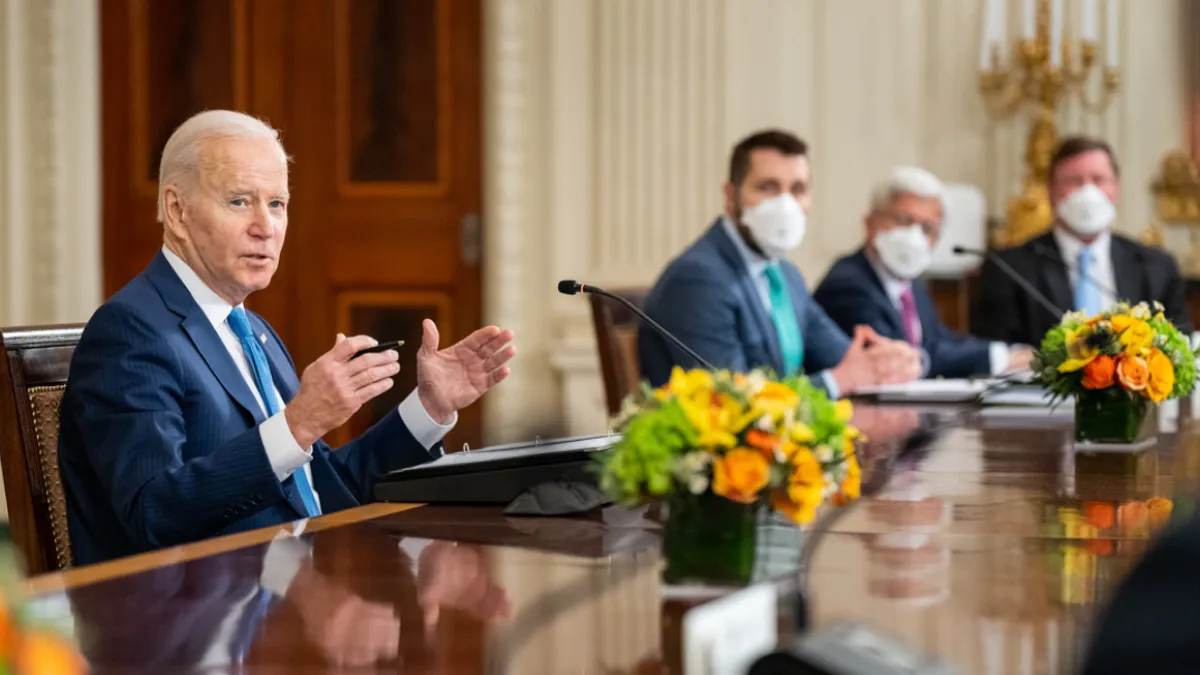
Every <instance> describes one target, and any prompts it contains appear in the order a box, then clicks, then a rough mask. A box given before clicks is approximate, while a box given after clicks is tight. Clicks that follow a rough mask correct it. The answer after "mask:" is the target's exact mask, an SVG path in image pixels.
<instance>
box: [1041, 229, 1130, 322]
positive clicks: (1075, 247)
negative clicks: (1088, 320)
mask: <svg viewBox="0 0 1200 675" xmlns="http://www.w3.org/2000/svg"><path fill="white" fill-rule="evenodd" d="M1054 243H1056V244H1058V250H1059V251H1061V252H1062V258H1063V262H1064V263H1066V265H1067V276H1068V278H1070V280H1071V303H1072V305H1074V303H1075V289H1076V288H1077V287H1078V285H1079V254H1080V253H1081V252H1082V251H1083V248H1084V247H1085V246H1088V247H1089V248H1091V249H1092V267H1091V269H1090V270H1089V274H1088V276H1090V277H1091V278H1092V280H1093V281H1094V282H1095V285H1096V288H1097V290H1098V291H1099V294H1100V306H1101V307H1102V308H1104V309H1107V308H1109V307H1112V306H1113V305H1115V304H1117V298H1116V297H1115V296H1113V293H1112V292H1113V291H1114V290H1116V288H1117V277H1116V272H1115V271H1114V270H1113V264H1112V236H1111V235H1109V233H1108V232H1107V231H1105V232H1102V233H1101V234H1100V236H1098V237H1096V240H1095V241H1093V242H1092V243H1091V244H1090V245H1089V244H1084V243H1083V242H1082V241H1079V240H1078V239H1076V238H1075V237H1073V236H1071V235H1070V234H1068V233H1066V232H1064V231H1063V229H1062V228H1061V227H1056V228H1054ZM1071 309H1077V308H1076V307H1074V306H1072V307H1071Z"/></svg>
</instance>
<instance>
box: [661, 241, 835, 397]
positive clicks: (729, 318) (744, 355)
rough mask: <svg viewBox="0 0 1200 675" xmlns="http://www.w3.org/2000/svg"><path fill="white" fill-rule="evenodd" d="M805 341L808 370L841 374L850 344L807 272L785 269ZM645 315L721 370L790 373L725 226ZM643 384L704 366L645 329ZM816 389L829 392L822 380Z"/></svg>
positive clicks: (701, 244)
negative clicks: (818, 299)
mask: <svg viewBox="0 0 1200 675" xmlns="http://www.w3.org/2000/svg"><path fill="white" fill-rule="evenodd" d="M781 267H782V269H783V272H784V276H785V277H786V278H787V281H788V290H789V291H790V293H791V296H792V304H793V305H794V306H795V309H796V318H797V320H798V321H799V323H800V332H801V336H802V337H803V339H804V370H805V372H807V373H812V374H816V373H820V372H821V371H824V370H827V369H829V368H832V367H834V366H836V365H837V364H838V363H840V362H841V360H842V357H843V356H845V354H846V350H847V349H848V348H849V347H850V338H848V337H846V334H845V333H843V332H842V331H841V330H840V329H839V328H838V327H837V326H836V325H835V324H834V323H833V322H832V321H830V319H829V317H828V316H825V312H824V311H822V310H821V308H820V307H819V306H818V305H817V304H816V303H815V302H813V300H812V298H811V297H810V296H809V294H808V287H807V286H806V285H805V284H804V277H802V276H800V270H798V269H796V266H795V265H793V264H791V263H790V262H787V261H786V260H785V261H783V262H782V263H781ZM646 313H647V314H649V315H650V317H651V318H653V319H654V320H655V321H657V322H659V323H660V324H662V326H663V327H664V328H666V329H667V330H668V331H670V332H671V333H673V334H674V335H675V336H676V337H678V338H679V339H680V340H681V341H683V343H684V344H686V345H687V346H688V347H691V348H692V349H693V350H695V351H696V353H698V354H699V355H700V356H702V357H704V358H705V359H706V360H707V361H708V362H709V363H712V364H713V365H714V366H716V367H717V368H728V369H730V370H733V371H746V370H749V369H751V368H757V367H763V366H769V367H771V368H772V369H774V370H775V372H777V373H782V372H783V352H782V351H781V350H780V347H779V334H778V333H777V332H776V330H775V323H774V322H773V321H772V320H771V315H770V314H769V313H768V312H767V310H766V308H765V307H763V304H762V300H761V299H760V296H759V294H758V288H757V286H756V285H755V281H754V280H753V279H751V278H750V273H749V271H748V270H747V269H746V264H745V261H744V260H743V259H742V257H741V254H740V253H739V252H738V249H737V247H736V245H735V244H734V243H733V241H731V240H730V238H729V235H728V234H727V233H726V232H725V228H724V227H723V226H722V225H721V220H720V219H717V221H716V222H715V223H714V224H713V225H712V227H710V228H709V229H708V231H707V232H706V233H705V234H704V236H702V237H700V239H698V240H696V241H695V242H694V243H693V244H692V245H691V246H690V247H688V249H687V250H686V251H684V252H683V253H682V254H681V255H680V256H679V257H678V258H676V259H675V260H673V261H672V262H671V263H670V265H668V266H667V269H666V270H665V271H664V272H663V273H662V276H660V277H659V279H658V281H657V282H656V283H655V284H654V288H653V289H652V290H651V291H650V295H649V296H648V297H647V298H646ZM638 357H639V359H640V360H641V366H642V376H643V377H645V378H646V379H648V380H649V381H650V384H652V385H654V386H659V385H661V384H663V383H664V382H666V381H667V380H668V379H669V378H670V376H671V368H672V367H673V366H675V365H679V366H682V367H684V368H694V367H697V364H696V363H695V362H694V361H693V360H692V359H691V358H690V357H689V356H688V355H686V354H684V353H683V352H682V351H680V350H679V349H678V348H676V347H674V346H673V345H671V344H669V343H668V342H667V341H666V340H664V339H663V338H661V337H659V335H658V334H657V333H655V332H654V331H652V330H650V329H649V328H648V327H646V326H642V327H641V329H640V330H639V331H638ZM813 384H815V385H817V386H820V387H824V384H825V383H824V382H823V381H822V379H821V378H814V379H813Z"/></svg>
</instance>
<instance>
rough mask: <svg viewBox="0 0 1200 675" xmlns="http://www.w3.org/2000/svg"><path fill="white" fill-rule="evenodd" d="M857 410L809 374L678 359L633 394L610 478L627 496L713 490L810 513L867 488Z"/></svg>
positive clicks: (607, 466)
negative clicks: (692, 365) (776, 374)
mask: <svg viewBox="0 0 1200 675" xmlns="http://www.w3.org/2000/svg"><path fill="white" fill-rule="evenodd" d="M850 415H851V407H850V403H849V402H848V401H837V402H834V401H830V400H829V399H828V398H827V397H826V395H825V393H824V392H823V391H821V390H819V389H817V388H816V387H814V386H813V385H812V384H810V383H809V382H808V380H807V379H805V378H803V377H790V378H785V379H782V380H779V379H775V378H773V377H771V376H770V375H768V374H767V373H765V372H763V371H759V370H756V371H752V372H750V373H746V374H734V373H730V372H728V371H718V372H715V373H714V372H710V371H705V370H692V371H684V370H682V369H680V368H676V369H675V370H674V371H673V372H672V374H671V379H670V381H669V382H667V384H666V385H664V386H663V387H660V388H658V389H652V388H650V387H649V386H643V388H642V389H641V390H639V391H638V392H635V393H634V394H632V395H631V396H630V397H629V398H628V399H627V400H626V401H625V408H624V410H623V411H622V413H621V415H620V416H619V418H618V419H617V420H616V423H615V427H616V428H617V430H619V431H620V432H621V434H622V436H621V440H620V441H619V442H618V443H617V444H616V445H615V446H614V447H613V449H612V452H611V453H609V454H607V456H606V457H605V458H604V459H603V460H602V464H601V466H600V476H601V481H600V484H601V488H602V489H603V490H604V491H605V492H606V493H607V494H608V495H610V496H611V497H612V498H613V499H615V500H617V501H620V502H623V503H638V502H643V501H646V500H649V499H655V498H664V497H668V496H670V495H672V494H677V493H690V494H693V495H700V494H703V493H705V492H707V491H710V490H711V492H712V493H713V494H716V495H718V496H720V497H723V498H725V499H728V500H730V501H734V502H739V503H743V504H752V503H755V502H761V503H765V504H769V505H770V506H771V507H772V508H774V509H775V510H776V511H778V512H779V513H781V514H783V515H785V516H787V517H788V518H790V519H791V520H793V521H795V522H797V523H808V522H810V521H812V519H813V518H814V517H815V515H816V512H817V509H818V507H820V506H821V505H822V504H825V503H827V502H832V503H833V504H835V505H839V506H840V505H845V504H847V503H849V502H850V501H852V500H854V499H857V498H858V496H859V481H860V475H861V472H860V469H859V465H858V461H857V460H856V459H855V456H854V449H855V440H856V439H857V438H858V435H859V434H858V430H857V429H855V428H854V427H853V426H850V424H849V420H850Z"/></svg>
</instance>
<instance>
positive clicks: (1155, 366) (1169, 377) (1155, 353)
mask: <svg viewBox="0 0 1200 675" xmlns="http://www.w3.org/2000/svg"><path fill="white" fill-rule="evenodd" d="M1146 363H1147V365H1148V366H1149V368H1150V382H1149V384H1148V385H1147V386H1146V395H1147V396H1148V397H1149V398H1150V400H1151V401H1154V402H1155V403H1162V402H1163V401H1165V400H1167V397H1168V396H1170V395H1171V391H1172V390H1174V389H1175V364H1174V363H1171V358H1170V357H1169V356H1167V355H1166V354H1164V353H1162V352H1161V351H1160V350H1158V349H1153V350H1151V351H1150V357H1149V358H1148V359H1147V360H1146Z"/></svg>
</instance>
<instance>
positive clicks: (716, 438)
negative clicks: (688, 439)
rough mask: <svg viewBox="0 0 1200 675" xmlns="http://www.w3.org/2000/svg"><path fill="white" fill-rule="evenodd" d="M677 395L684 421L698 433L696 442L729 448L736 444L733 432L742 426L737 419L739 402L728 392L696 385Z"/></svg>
mask: <svg viewBox="0 0 1200 675" xmlns="http://www.w3.org/2000/svg"><path fill="white" fill-rule="evenodd" d="M677 399H678V401H679V407H681V408H683V414H684V415H686V416H687V418H688V422H690V423H691V424H692V426H693V427H694V428H695V429H696V431H697V432H698V433H699V435H700V439H699V440H698V441H697V443H698V444H699V445H700V446H701V447H706V448H712V447H724V448H732V447H733V446H735V445H737V437H736V434H738V433H740V432H741V431H742V429H743V428H745V424H742V423H741V412H742V409H741V406H739V405H738V402H737V401H736V400H734V398H733V397H732V396H729V395H728V394H716V393H713V392H712V391H711V390H708V389H704V388H703V387H697V388H695V389H693V390H691V391H688V393H687V394H685V395H680V396H677Z"/></svg>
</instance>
